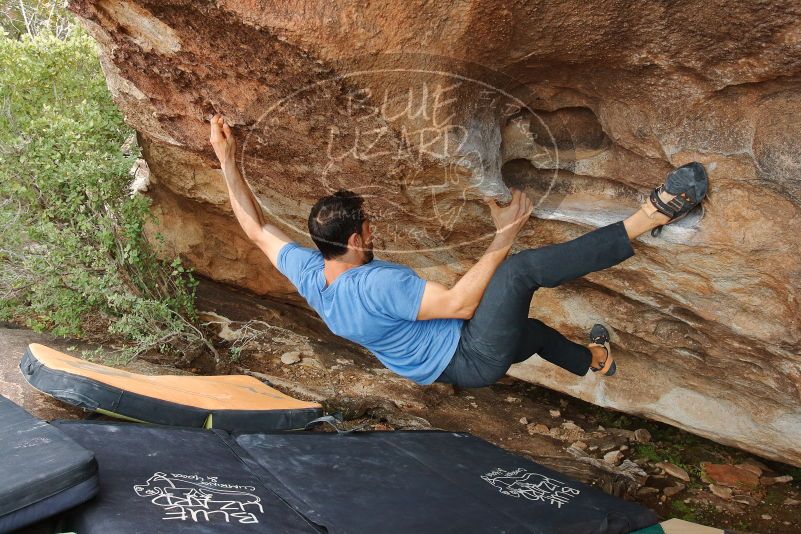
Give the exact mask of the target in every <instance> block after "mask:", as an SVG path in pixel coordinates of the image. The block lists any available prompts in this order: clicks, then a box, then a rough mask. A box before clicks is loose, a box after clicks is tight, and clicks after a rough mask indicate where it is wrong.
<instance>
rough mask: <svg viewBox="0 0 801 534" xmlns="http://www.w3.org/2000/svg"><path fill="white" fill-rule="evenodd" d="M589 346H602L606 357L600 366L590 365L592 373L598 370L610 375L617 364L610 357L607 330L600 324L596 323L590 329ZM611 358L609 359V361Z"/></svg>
mask: <svg viewBox="0 0 801 534" xmlns="http://www.w3.org/2000/svg"><path fill="white" fill-rule="evenodd" d="M590 347H603V348H605V349H606V359H605V360H604V361H602V362H601V366H600V367H593V366H592V365H590V369H592V372H593V373H598V372H600V373H601V374H602V375H605V376H612V375H613V374H615V373H616V372H617V364H616V363H615V360H614V359H613V358H612V349H611V347H610V346H609V330H607V329H606V327H605V326H604V325H602V324H596V325H595V326H593V327H592V330H590ZM610 360H611V361H610Z"/></svg>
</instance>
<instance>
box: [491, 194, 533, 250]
mask: <svg viewBox="0 0 801 534" xmlns="http://www.w3.org/2000/svg"><path fill="white" fill-rule="evenodd" d="M487 204H488V205H489V208H490V213H491V214H492V222H494V223H495V228H496V232H495V233H496V234H497V235H498V236H499V237H500V236H502V237H504V238H505V239H507V240H508V242H509V243H511V242H512V241H514V239H515V237H517V234H518V232H520V230H521V229H522V228H523V225H525V224H526V221H528V218H529V216H530V215H531V212H532V211H533V210H534V206H533V204H532V203H531V200H530V199H529V198H528V196H527V195H526V194H524V193H523V192H522V191H520V190H519V189H512V201H511V202H510V203H509V205H508V206H506V207H501V206H499V205H498V204H497V203H496V202H495V200H494V199H493V200H489V201H488V202H487Z"/></svg>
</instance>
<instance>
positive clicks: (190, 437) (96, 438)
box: [54, 421, 319, 534]
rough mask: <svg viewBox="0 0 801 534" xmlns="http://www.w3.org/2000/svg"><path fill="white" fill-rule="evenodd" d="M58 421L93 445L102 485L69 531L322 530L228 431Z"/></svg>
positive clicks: (267, 533)
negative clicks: (276, 489) (250, 463)
mask: <svg viewBox="0 0 801 534" xmlns="http://www.w3.org/2000/svg"><path fill="white" fill-rule="evenodd" d="M54 425H56V426H57V427H58V428H59V429H60V430H62V431H63V432H64V433H65V434H67V435H68V436H70V437H72V438H73V439H75V441H77V442H79V443H80V444H82V445H83V446H85V447H86V448H88V449H90V450H94V451H95V454H96V456H97V461H98V464H99V466H100V480H101V485H102V490H101V492H100V494H99V495H98V496H97V498H95V499H93V500H92V501H91V502H89V503H86V504H85V505H83V506H80V507H78V508H76V509H75V510H74V511H72V512H71V513H70V514H69V516H68V517H67V518H66V527H67V528H68V529H69V530H71V531H74V532H77V533H79V534H95V533H96V534H108V533H112V532H114V533H116V532H119V533H123V532H124V533H125V534H138V533H141V534H152V533H154V532H169V533H171V534H172V533H178V534H180V533H183V532H187V533H188V532H191V533H193V534H204V533H206V534H211V533H215V534H216V533H223V534H224V533H226V532H237V533H247V532H259V533H263V534H276V533H281V534H285V533H286V534H295V533H297V534H306V533H315V532H319V530H317V529H315V528H314V527H312V526H311V525H310V523H309V522H308V521H306V520H305V519H304V518H303V517H302V516H301V515H300V514H298V513H297V512H296V511H294V510H293V509H292V508H291V507H289V506H288V505H287V504H285V503H284V502H283V501H281V499H279V498H278V497H276V496H275V495H274V494H273V493H272V492H271V491H270V490H269V489H267V488H266V487H265V486H264V485H263V484H262V483H261V481H260V479H259V477H258V476H257V474H255V473H253V472H252V471H251V470H250V469H249V468H248V467H247V466H246V465H245V464H244V463H243V462H242V460H241V459H240V457H239V455H238V454H236V453H235V452H233V451H232V450H231V448H230V446H231V445H233V444H232V443H230V439H229V438H228V436H227V434H225V433H224V432H221V431H206V430H201V429H194V428H176V427H162V426H152V425H138V424H129V423H107V422H99V421H61V422H55V423H54ZM234 446H235V445H234Z"/></svg>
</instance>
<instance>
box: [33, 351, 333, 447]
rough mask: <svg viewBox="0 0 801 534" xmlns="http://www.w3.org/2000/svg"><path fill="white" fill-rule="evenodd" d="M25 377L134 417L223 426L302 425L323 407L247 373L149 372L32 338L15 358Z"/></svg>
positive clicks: (63, 395) (80, 401)
mask: <svg viewBox="0 0 801 534" xmlns="http://www.w3.org/2000/svg"><path fill="white" fill-rule="evenodd" d="M20 370H21V371H22V374H23V375H24V377H25V379H26V380H27V381H28V383H29V384H30V385H31V386H33V387H34V388H36V389H38V390H39V391H41V392H43V393H46V394H48V395H51V396H53V397H55V398H57V399H59V400H61V401H63V402H66V403H68V404H72V405H75V406H80V407H82V408H85V409H87V410H90V411H96V412H99V413H103V414H107V415H112V416H116V417H122V418H127V419H131V420H134V421H140V422H148V423H156V424H164V425H176V426H194V427H205V428H218V429H223V430H228V431H243V432H248V431H251V432H252V431H265V430H286V429H296V428H303V427H304V426H305V425H306V424H307V423H308V422H309V421H311V420H313V419H315V418H317V417H319V416H321V415H322V413H323V411H322V407H321V406H320V405H319V404H317V403H313V402H305V401H301V400H298V399H294V398H292V397H290V396H288V395H285V394H283V393H281V392H280V391H278V390H276V389H273V388H271V387H269V386H267V385H266V384H263V383H262V382H261V381H259V380H257V379H256V378H253V377H251V376H244V375H226V376H175V375H164V376H148V375H141V374H136V373H131V372H128V371H124V370H122V369H115V368H112V367H107V366H105V365H99V364H96V363H92V362H88V361H86V360H83V359H80V358H75V357H73V356H70V355H68V354H64V353H63V352H59V351H57V350H55V349H52V348H50V347H46V346H44V345H39V344H32V345H30V346H29V347H28V349H27V350H26V352H25V355H24V356H23V358H22V361H21V362H20Z"/></svg>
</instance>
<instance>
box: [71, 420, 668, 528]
mask: <svg viewBox="0 0 801 534" xmlns="http://www.w3.org/2000/svg"><path fill="white" fill-rule="evenodd" d="M57 425H58V428H60V429H61V430H62V431H63V432H65V433H66V434H67V435H69V436H71V437H73V438H74V439H75V440H76V441H78V442H79V443H80V444H82V445H83V446H85V447H87V448H88V449H90V450H94V451H96V454H97V458H98V462H99V464H100V474H101V480H102V484H103V491H102V493H101V495H100V496H98V498H97V499H95V500H93V501H92V502H90V503H87V504H86V505H84V506H82V507H79V508H77V509H76V510H75V511H74V512H73V513H72V514H71V516H72V521H71V522H70V523H69V524H68V526H70V527H72V528H73V529H74V530H76V531H77V532H80V533H81V534H93V533H101V532H102V533H106V532H155V531H169V532H183V531H184V529H186V530H191V531H192V532H227V531H229V530H231V531H236V532H250V531H254V532H256V531H258V532H315V531H319V532H328V533H331V534H339V533H375V532H381V533H382V534H392V533H398V534H400V533H403V534H407V533H411V532H414V533H415V534H425V533H431V534H435V533H436V534H446V533H457V532H458V533H460V534H461V533H473V532H475V533H509V534H512V533H538V534H548V533H560V534H562V533H566V532H569V533H571V534H574V533H575V534H582V533H593V534H615V533H625V532H630V531H632V530H636V529H638V528H643V527H647V526H649V525H653V524H655V523H656V517H655V516H654V514H653V513H652V512H651V511H650V510H648V509H646V508H643V507H642V506H639V505H638V504H635V503H630V502H626V501H624V500H621V499H618V498H615V497H612V496H610V495H607V494H605V493H603V492H601V491H600V490H597V489H595V488H592V487H590V486H587V485H584V484H581V483H578V482H575V481H572V480H570V479H568V478H567V477H564V476H562V475H561V474H559V473H556V472H554V471H552V470H550V469H546V468H545V467H542V466H540V465H538V464H536V463H534V462H531V461H528V460H526V459H524V458H522V457H519V456H516V455H514V454H510V453H508V452H506V451H504V450H502V449H500V448H498V447H495V446H494V445H491V444H490V443H487V442H486V441H483V440H481V439H479V438H476V437H473V436H471V435H469V434H463V433H450V432H357V433H351V434H341V435H340V434H329V433H321V432H283V433H262V434H237V435H234V436H231V435H229V434H227V433H225V432H222V431H212V432H208V431H202V430H196V429H180V428H170V427H159V426H142V425H132V424H126V423H105V422H63V423H59V424H57ZM220 490H229V491H230V493H224V494H222V495H220ZM256 500H257V501H258V506H257V505H256ZM234 513H236V515H234ZM250 521H258V523H255V522H254V523H250ZM159 527H160V528H159Z"/></svg>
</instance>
